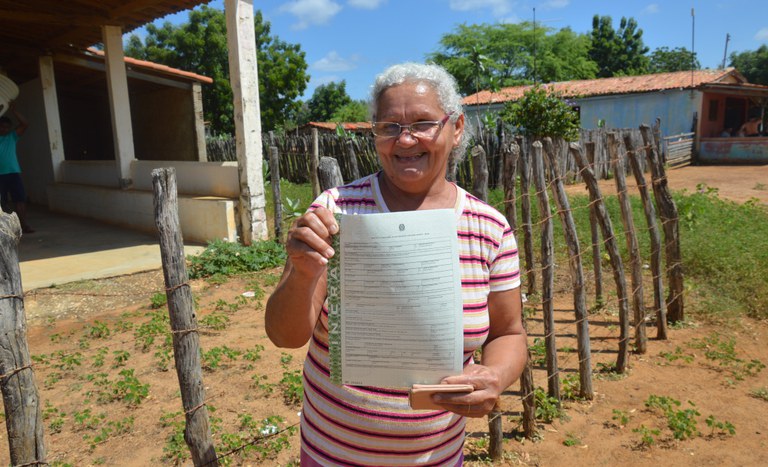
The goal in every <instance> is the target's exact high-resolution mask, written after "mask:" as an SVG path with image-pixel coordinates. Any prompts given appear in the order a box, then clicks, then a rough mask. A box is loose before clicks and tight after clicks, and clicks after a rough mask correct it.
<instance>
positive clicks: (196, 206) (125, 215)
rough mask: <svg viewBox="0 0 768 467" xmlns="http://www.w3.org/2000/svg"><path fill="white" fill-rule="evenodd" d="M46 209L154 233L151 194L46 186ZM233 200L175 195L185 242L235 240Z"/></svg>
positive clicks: (235, 203) (96, 188)
mask: <svg viewBox="0 0 768 467" xmlns="http://www.w3.org/2000/svg"><path fill="white" fill-rule="evenodd" d="M47 191H48V208H49V209H50V210H51V211H54V212H61V213H67V214H75V215H78V216H82V217H86V218H90V219H97V220H100V221H103V222H108V223H110V224H115V225H119V226H123V227H128V228H131V229H135V230H140V231H144V232H148V233H153V234H154V233H157V227H156V226H155V215H154V206H153V194H152V192H150V191H143V190H119V189H112V188H105V187H98V186H90V185H78V184H71V183H56V184H53V185H49V186H48V187H47ZM236 206H237V201H236V200H233V199H229V198H219V197H212V196H183V195H179V224H180V226H181V232H182V236H183V238H184V240H185V241H190V242H199V243H206V242H208V241H210V240H214V239H217V238H219V239H226V240H228V241H235V240H237V223H236V215H235V212H236Z"/></svg>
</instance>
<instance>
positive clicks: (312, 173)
mask: <svg viewBox="0 0 768 467" xmlns="http://www.w3.org/2000/svg"><path fill="white" fill-rule="evenodd" d="M319 158H320V140H319V138H318V135H317V128H312V155H311V156H310V158H309V183H310V184H311V185H312V199H315V198H317V197H318V196H319V195H320V192H321V191H322V190H321V189H320V181H319V180H318V179H317V164H318V159H319Z"/></svg>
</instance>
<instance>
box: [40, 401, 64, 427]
mask: <svg viewBox="0 0 768 467" xmlns="http://www.w3.org/2000/svg"><path fill="white" fill-rule="evenodd" d="M66 419H67V414H66V413H64V412H62V411H60V410H59V409H58V408H56V407H54V406H53V405H51V403H50V401H45V408H44V409H43V420H46V421H48V428H49V429H50V430H51V433H61V429H62V427H63V426H64V422H65V421H66Z"/></svg>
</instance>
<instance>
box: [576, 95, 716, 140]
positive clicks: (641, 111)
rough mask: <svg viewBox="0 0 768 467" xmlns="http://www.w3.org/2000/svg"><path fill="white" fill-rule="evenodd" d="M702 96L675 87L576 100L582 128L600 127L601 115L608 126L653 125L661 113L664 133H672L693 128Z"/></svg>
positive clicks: (667, 134)
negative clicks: (579, 110)
mask: <svg viewBox="0 0 768 467" xmlns="http://www.w3.org/2000/svg"><path fill="white" fill-rule="evenodd" d="M701 99H702V94H701V93H700V92H699V91H693V92H691V91H688V90H673V91H659V92H654V93H642V94H624V95H613V96H598V97H587V98H584V99H577V102H578V103H579V105H580V106H581V126H582V127H583V128H586V129H594V128H597V127H598V122H599V121H600V120H601V119H602V120H603V121H604V122H605V127H606V128H637V127H638V126H640V125H641V124H643V123H645V124H647V125H651V126H652V125H653V124H654V122H655V121H656V118H657V117H658V118H661V132H662V134H663V135H664V136H669V135H677V134H680V133H688V132H690V131H693V118H694V115H695V114H697V112H698V109H699V108H701Z"/></svg>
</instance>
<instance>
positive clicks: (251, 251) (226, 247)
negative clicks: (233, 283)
mask: <svg viewBox="0 0 768 467" xmlns="http://www.w3.org/2000/svg"><path fill="white" fill-rule="evenodd" d="M285 259H286V256H285V249H284V248H283V246H282V245H280V244H279V243H277V242H274V241H263V242H256V243H253V244H252V245H250V246H245V245H241V244H240V243H236V242H225V241H223V240H214V241H213V242H210V243H209V244H208V246H207V247H206V249H205V250H204V251H203V252H202V253H200V254H199V255H197V256H191V257H189V263H190V268H189V276H190V278H192V279H198V278H202V277H208V276H211V275H213V274H217V273H218V274H225V275H232V274H238V273H242V272H252V271H259V270H261V269H266V268H273V267H277V266H282V265H283V264H284V263H285Z"/></svg>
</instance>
